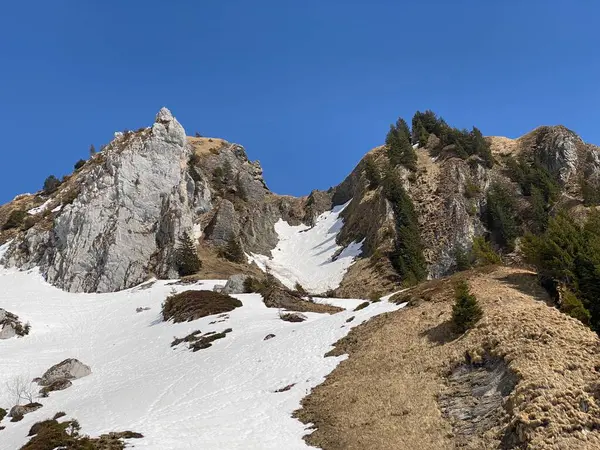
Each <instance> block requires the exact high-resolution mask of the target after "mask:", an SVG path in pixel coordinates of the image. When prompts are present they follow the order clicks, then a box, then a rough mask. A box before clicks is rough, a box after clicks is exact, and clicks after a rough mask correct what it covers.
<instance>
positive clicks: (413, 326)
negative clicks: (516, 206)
mask: <svg viewBox="0 0 600 450" xmlns="http://www.w3.org/2000/svg"><path fill="white" fill-rule="evenodd" d="M491 270H492V272H491V273H486V271H485V270H479V271H477V272H475V271H473V272H468V273H466V274H464V273H463V274H460V275H459V276H460V277H463V278H464V277H468V278H469V283H470V286H471V289H472V291H473V293H474V294H475V295H476V296H477V298H478V299H479V302H480V303H481V306H482V307H483V310H484V317H483V319H482V320H481V321H480V322H479V323H478V325H477V326H476V327H475V328H474V329H473V330H471V331H470V332H468V333H467V334H465V335H463V336H455V335H454V334H453V333H452V331H451V327H450V323H449V319H450V315H451V308H452V303H453V292H452V282H451V281H449V280H436V281H434V282H430V283H426V284H424V285H422V286H419V287H417V288H415V289H414V290H413V292H412V295H411V297H412V299H413V305H414V306H409V307H407V308H405V309H403V310H400V311H398V312H395V313H391V314H386V315H383V316H380V317H377V318H375V319H373V320H371V321H370V322H368V323H366V324H365V325H362V326H360V327H358V328H356V329H354V330H353V331H352V332H351V333H350V334H349V335H348V336H347V337H346V338H345V339H342V340H341V341H340V342H339V343H338V345H337V348H336V350H335V351H334V354H343V353H349V354H350V357H349V359H347V360H345V361H343V362H342V363H341V364H340V365H339V366H338V367H337V369H336V370H334V372H333V373H332V374H331V375H330V376H329V377H328V378H327V380H326V381H325V382H324V383H323V384H322V385H320V386H319V387H317V388H316V389H315V390H314V391H313V392H312V394H311V395H310V396H309V397H307V398H306V399H305V400H304V401H303V409H301V410H299V411H298V412H297V414H298V417H299V418H300V419H301V420H302V421H304V422H306V423H308V422H312V423H314V424H315V425H316V427H317V430H316V431H315V432H314V433H313V434H311V435H310V436H308V437H307V441H308V442H309V443H310V444H312V445H317V446H319V447H321V448H323V449H325V450H330V449H373V450H376V449H386V450H387V449H392V448H399V449H419V448H422V449H432V450H433V449H449V448H456V447H459V446H460V447H462V448H471V449H492V448H532V449H544V450H545V449H597V448H600V408H599V406H598V403H597V398H599V397H600V390H599V382H600V380H599V375H598V371H600V357H599V353H598V351H599V345H598V344H599V340H598V337H597V336H596V335H595V334H594V333H593V332H592V331H590V330H589V329H587V328H586V327H584V326H583V325H581V324H580V323H579V322H577V321H576V320H574V319H572V318H570V317H568V316H566V315H564V314H561V313H560V312H559V311H558V310H556V309H555V308H552V307H549V306H547V304H546V303H545V301H547V300H548V299H547V297H546V295H545V293H544V291H543V290H541V288H539V287H538V286H537V284H536V280H535V275H534V274H533V273H531V272H529V271H526V270H522V269H514V268H513V269H511V268H497V269H491ZM487 272H489V270H488V271H487ZM467 352H468V354H469V355H470V357H471V358H472V359H473V360H474V361H477V360H478V359H479V358H480V357H482V356H483V355H484V354H489V355H493V356H495V357H498V358H501V359H503V360H504V361H505V362H506V363H507V364H508V367H509V370H510V371H511V372H513V373H514V374H515V375H516V377H517V380H518V384H517V385H516V388H515V389H514V391H513V392H512V393H511V394H510V395H509V396H508V398H507V399H506V401H505V403H504V409H505V410H506V411H505V412H506V413H507V414H506V416H505V417H507V419H506V420H505V421H501V422H500V423H496V425H495V426H494V427H492V428H491V429H489V430H487V431H486V432H484V433H481V434H479V435H476V436H472V437H470V438H469V439H468V440H467V441H464V440H462V439H461V438H459V437H458V436H457V435H455V430H454V429H453V426H452V423H450V422H449V421H448V420H446V419H445V418H444V417H443V415H442V413H441V411H440V407H439V405H438V402H437V398H438V396H439V395H440V394H444V393H446V394H448V392H449V391H450V387H449V384H448V376H449V375H450V373H451V371H452V369H453V368H454V367H456V365H457V364H460V363H464V362H465V354H466V353H467ZM505 435H510V436H512V437H513V438H514V439H516V440H517V444H515V445H518V447H517V446H509V447H502V444H501V443H500V441H501V439H502V438H503V436H505Z"/></svg>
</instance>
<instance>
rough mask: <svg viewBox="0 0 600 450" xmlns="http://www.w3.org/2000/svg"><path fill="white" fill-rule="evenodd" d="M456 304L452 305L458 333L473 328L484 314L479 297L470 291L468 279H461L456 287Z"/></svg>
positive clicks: (453, 320)
mask: <svg viewBox="0 0 600 450" xmlns="http://www.w3.org/2000/svg"><path fill="white" fill-rule="evenodd" d="M454 298H455V302H454V306H453V307H452V324H453V326H454V329H455V330H456V331H457V332H458V333H464V332H465V331H467V330H468V329H470V328H473V327H474V326H475V324H476V323H477V322H479V320H480V319H481V317H482V316H483V310H482V309H481V307H480V306H479V303H478V302H477V298H476V297H475V296H474V295H473V294H472V293H471V292H470V290H469V285H468V283H467V282H466V281H459V282H458V283H457V284H456V286H455V287H454Z"/></svg>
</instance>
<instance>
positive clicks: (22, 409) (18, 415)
mask: <svg viewBox="0 0 600 450" xmlns="http://www.w3.org/2000/svg"><path fill="white" fill-rule="evenodd" d="M42 406H43V405H42V404H41V403H37V402H35V403H28V404H26V405H15V406H13V407H12V408H11V409H10V412H9V413H8V417H11V418H12V420H11V422H18V421H20V420H21V419H22V418H23V416H24V415H25V414H29V413H31V412H33V411H37V410H38V409H40V408H41V407H42Z"/></svg>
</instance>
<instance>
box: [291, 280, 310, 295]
mask: <svg viewBox="0 0 600 450" xmlns="http://www.w3.org/2000/svg"><path fill="white" fill-rule="evenodd" d="M294 290H295V291H296V292H297V293H298V294H300V295H301V296H302V297H306V296H307V295H308V292H307V291H306V289H304V287H302V285H301V284H300V283H296V285H295V286H294Z"/></svg>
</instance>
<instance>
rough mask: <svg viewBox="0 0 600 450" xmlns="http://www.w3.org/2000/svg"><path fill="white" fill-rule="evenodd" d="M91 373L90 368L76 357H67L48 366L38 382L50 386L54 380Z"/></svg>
mask: <svg viewBox="0 0 600 450" xmlns="http://www.w3.org/2000/svg"><path fill="white" fill-rule="evenodd" d="M91 373H92V369H91V368H90V367H89V366H86V365H85V364H83V363H82V362H81V361H79V360H77V359H74V358H69V359H65V360H64V361H62V362H60V363H58V364H56V365H54V366H52V367H50V368H49V369H48V370H47V371H46V373H44V375H42V378H41V380H40V381H39V384H40V385H41V386H51V385H53V384H54V383H56V382H64V380H76V379H78V378H83V377H87V376H88V375H90V374H91ZM63 389H64V388H63Z"/></svg>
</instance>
